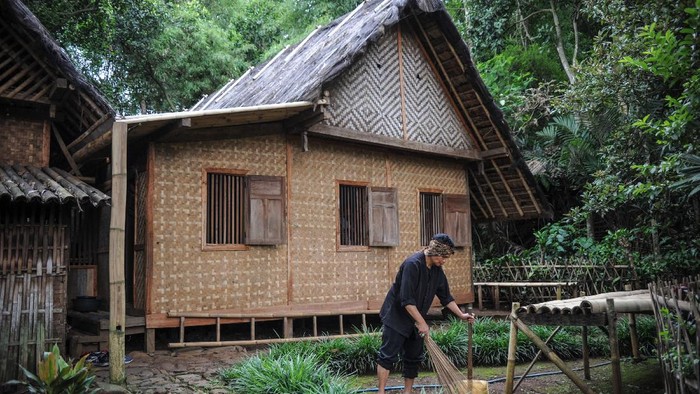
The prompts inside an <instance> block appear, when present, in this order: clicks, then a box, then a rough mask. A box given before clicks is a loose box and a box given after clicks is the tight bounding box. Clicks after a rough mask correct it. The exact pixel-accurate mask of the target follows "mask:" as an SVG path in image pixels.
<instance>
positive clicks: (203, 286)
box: [151, 136, 287, 313]
mask: <svg viewBox="0 0 700 394" xmlns="http://www.w3.org/2000/svg"><path fill="white" fill-rule="evenodd" d="M155 162H156V163H155V184H154V189H155V190H154V212H153V214H154V218H153V220H154V245H153V246H154V257H153V259H154V261H153V277H152V281H151V286H152V289H151V294H152V300H151V303H152V311H153V313H165V312H168V311H209V310H216V309H246V308H257V307H265V306H274V305H285V304H286V302H287V262H286V261H287V247H286V245H279V246H266V247H250V248H249V250H246V251H202V214H203V213H202V209H203V205H202V188H203V187H204V184H203V183H202V170H203V169H204V168H208V167H214V168H226V169H241V170H248V174H249V175H272V176H286V161H285V143H284V139H283V137H281V136H271V137H261V138H249V139H238V140H227V141H211V142H201V143H182V144H161V145H158V146H157V147H156V160H155Z"/></svg>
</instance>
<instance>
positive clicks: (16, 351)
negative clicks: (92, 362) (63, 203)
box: [0, 224, 68, 382]
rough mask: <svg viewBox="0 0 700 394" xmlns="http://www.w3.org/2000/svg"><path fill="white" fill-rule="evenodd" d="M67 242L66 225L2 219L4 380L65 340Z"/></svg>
mask: <svg viewBox="0 0 700 394" xmlns="http://www.w3.org/2000/svg"><path fill="white" fill-rule="evenodd" d="M66 246H67V229H66V226H63V225H23V224H6V225H0V382H5V381H7V380H10V379H13V378H20V370H19V365H22V366H23V367H25V368H27V369H29V370H30V371H34V369H35V365H36V362H37V361H38V360H40V357H41V354H42V353H43V352H44V351H45V350H48V348H49V346H50V344H52V343H58V344H59V345H60V346H62V345H63V338H64V336H65V291H66V287H65V286H66V280H65V276H66V262H67V257H68V256H67V253H66Z"/></svg>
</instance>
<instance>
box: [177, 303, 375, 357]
mask: <svg viewBox="0 0 700 394" xmlns="http://www.w3.org/2000/svg"><path fill="white" fill-rule="evenodd" d="M368 314H375V315H376V314H379V311H378V310H359V311H342V312H338V311H325V312H314V313H308V312H286V313H264V312H263V313H208V312H170V313H168V316H169V317H174V318H179V319H180V340H179V342H171V343H169V344H168V347H170V348H185V347H192V346H198V347H217V346H235V345H238V346H250V345H263V344H271V343H282V342H293V341H311V340H320V339H334V338H349V337H356V336H360V335H364V334H346V333H345V329H344V321H343V316H355V315H362V329H363V330H366V329H367V315H368ZM321 316H338V325H339V332H340V334H338V335H322V336H319V335H318V317H321ZM188 318H195V319H213V320H214V321H215V324H216V341H191V342H188V341H186V340H185V327H186V320H187V319H188ZM295 318H312V319H313V336H310V337H294V332H293V330H292V324H291V323H292V320H293V319H295ZM222 319H239V320H243V321H248V322H249V323H250V339H249V340H231V341H222V340H221V321H222ZM277 319H282V320H283V322H284V338H268V339H257V338H256V332H255V326H256V323H257V322H258V321H269V320H277Z"/></svg>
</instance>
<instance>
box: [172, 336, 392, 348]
mask: <svg viewBox="0 0 700 394" xmlns="http://www.w3.org/2000/svg"><path fill="white" fill-rule="evenodd" d="M379 334H380V333H379V332H369V333H360V334H344V335H321V336H312V337H297V338H269V339H256V340H241V341H219V342H183V343H180V342H171V343H168V347H169V348H186V347H217V346H255V345H269V344H271V343H287V342H297V341H321V340H327V339H337V338H357V337H361V336H363V335H379Z"/></svg>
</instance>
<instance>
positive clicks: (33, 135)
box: [0, 117, 49, 167]
mask: <svg viewBox="0 0 700 394" xmlns="http://www.w3.org/2000/svg"><path fill="white" fill-rule="evenodd" d="M45 149H46V150H47V149H49V147H48V146H45V144H44V122H42V121H29V120H17V119H11V118H5V117H3V118H0V162H2V163H3V164H25V165H26V164H31V165H34V166H37V167H44V166H47V165H48V164H49V163H46V162H45V160H44V156H45V155H44V150H45ZM46 157H48V155H46Z"/></svg>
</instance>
